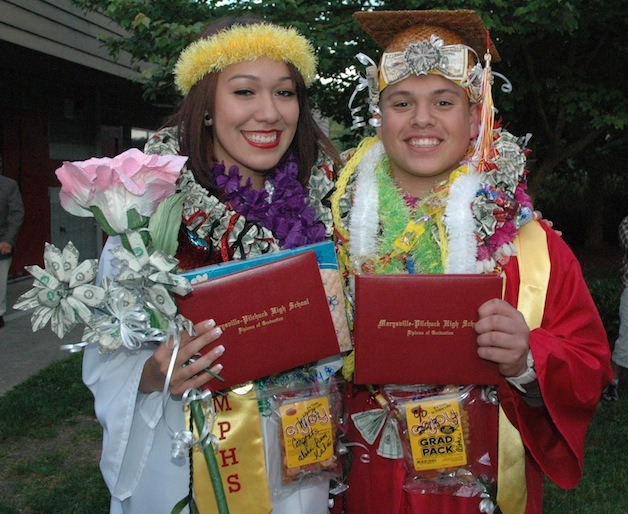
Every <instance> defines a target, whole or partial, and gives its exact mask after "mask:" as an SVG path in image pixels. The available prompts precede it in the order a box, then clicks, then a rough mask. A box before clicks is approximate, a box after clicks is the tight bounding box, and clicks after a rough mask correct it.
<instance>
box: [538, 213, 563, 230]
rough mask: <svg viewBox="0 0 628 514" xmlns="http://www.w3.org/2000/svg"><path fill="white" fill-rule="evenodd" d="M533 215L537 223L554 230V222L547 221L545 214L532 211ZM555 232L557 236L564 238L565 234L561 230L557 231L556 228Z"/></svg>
mask: <svg viewBox="0 0 628 514" xmlns="http://www.w3.org/2000/svg"><path fill="white" fill-rule="evenodd" d="M532 214H533V215H534V219H535V220H537V221H540V222H541V223H545V224H546V225H547V226H548V227H549V228H554V222H553V221H552V220H546V219H545V218H544V217H543V213H542V212H541V211H532ZM554 232H556V234H557V235H559V236H562V235H563V233H562V232H561V231H560V230H557V229H555V228H554Z"/></svg>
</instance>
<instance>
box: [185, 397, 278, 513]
mask: <svg viewBox="0 0 628 514" xmlns="http://www.w3.org/2000/svg"><path fill="white" fill-rule="evenodd" d="M214 408H215V410H216V423H215V425H214V430H213V431H212V433H213V434H215V435H216V437H217V438H218V443H219V449H218V452H217V453H216V459H217V460H218V466H219V467H220V475H221V477H222V483H223V486H224V489H225V495H226V497H227V504H228V506H229V512H234V513H238V512H246V513H251V514H267V513H269V512H270V511H271V510H272V504H271V501H270V492H269V490H268V489H269V488H268V481H267V478H266V462H265V460H264V443H263V440H262V432H261V419H260V413H259V409H258V406H257V399H256V397H255V391H250V392H248V393H246V394H236V393H234V392H229V394H227V395H226V396H216V397H215V398H214ZM194 432H195V436H196V437H198V432H197V430H196V428H195V430H194ZM193 466H194V480H193V482H194V497H195V499H196V506H197V507H198V510H199V512H200V513H201V514H210V513H217V512H218V507H217V505H216V500H215V498H214V491H213V489H212V484H211V481H210V478H209V471H208V470H207V464H206V463H205V457H204V455H203V451H202V450H201V449H200V448H199V447H198V446H195V447H194V451H193Z"/></svg>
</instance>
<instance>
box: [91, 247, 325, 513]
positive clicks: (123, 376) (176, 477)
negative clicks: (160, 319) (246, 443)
mask: <svg viewBox="0 0 628 514" xmlns="http://www.w3.org/2000/svg"><path fill="white" fill-rule="evenodd" d="M116 244H120V243H119V238H117V237H111V238H109V240H108V241H107V243H106V245H105V248H104V250H103V256H102V258H101V260H100V270H99V271H100V273H99V275H100V276H101V277H102V276H108V275H111V274H112V267H111V258H110V254H109V252H108V249H109V248H112V247H113V246H114V245H116ZM152 352H153V349H152V348H150V347H148V348H143V349H141V350H138V351H129V350H126V349H124V348H122V347H121V348H120V349H118V350H116V351H115V352H113V353H110V354H100V353H99V349H98V347H97V346H96V345H88V346H87V347H86V348H85V353H84V357H83V381H84V382H85V384H86V385H87V386H88V387H89V389H90V390H91V391H92V393H93V395H94V398H95V402H94V403H95V411H96V416H97V417H98V420H99V421H100V423H101V425H102V427H103V448H102V456H101V460H100V469H101V472H102V475H103V478H104V479H105V482H106V484H107V487H108V488H109V491H110V492H111V513H112V514H117V513H123V512H124V513H147V514H159V513H164V514H167V513H169V512H170V511H171V510H172V508H173V507H174V505H175V504H176V503H177V502H178V501H179V500H181V499H182V498H184V497H185V496H187V494H188V490H189V482H190V466H189V461H188V458H187V457H186V458H185V459H184V460H183V461H182V462H173V460H172V459H171V457H170V449H171V443H172V439H171V433H173V431H181V430H184V429H185V416H184V415H183V406H182V403H181V401H180V400H178V399H176V398H172V397H170V398H168V400H167V402H166V404H165V409H164V407H163V403H162V401H163V400H162V394H161V392H153V393H150V394H144V393H141V392H139V390H138V388H139V383H140V378H141V375H142V369H143V367H144V363H145V362H146V360H148V358H149V357H150V356H151V354H152ZM262 433H263V435H264V444H265V447H266V448H274V447H276V446H275V444H272V441H271V440H272V438H276V437H278V436H277V432H276V430H275V429H274V426H272V425H271V422H269V421H268V420H265V421H263V422H262ZM266 453H267V454H266V466H267V469H273V467H274V466H276V463H274V462H272V461H274V460H275V458H276V457H277V455H273V454H274V453H275V452H266ZM328 491H329V485H328V483H326V482H324V483H315V484H313V485H310V486H309V487H301V488H298V489H296V490H294V491H291V492H290V493H289V494H288V495H287V496H285V497H283V495H279V496H282V498H281V499H273V510H272V513H273V514H325V513H327V512H328ZM183 512H188V510H187V509H185V510H184V511H183ZM235 514H240V513H235ZM246 514H255V513H246Z"/></svg>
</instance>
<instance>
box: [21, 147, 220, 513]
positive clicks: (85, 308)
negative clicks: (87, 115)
mask: <svg viewBox="0 0 628 514" xmlns="http://www.w3.org/2000/svg"><path fill="white" fill-rule="evenodd" d="M186 160H187V157H181V156H176V155H168V156H158V155H146V154H144V153H143V152H141V151H139V150H137V149H130V150H127V151H126V152H123V153H121V154H120V155H118V156H117V157H115V158H93V159H89V160H87V161H82V162H64V163H63V165H62V166H61V167H60V168H59V169H57V171H56V174H57V178H58V179H59V181H60V182H61V193H60V199H61V206H62V207H63V208H64V209H65V210H66V211H68V212H69V213H71V214H74V215H76V216H82V217H94V218H95V219H96V220H97V221H98V223H99V224H100V226H101V227H102V229H103V230H104V231H105V232H106V233H107V234H108V235H110V236H120V239H121V242H122V246H119V247H117V248H114V249H112V250H111V253H112V254H113V257H115V259H116V260H117V261H118V262H119V263H120V265H119V266H117V267H116V268H115V272H114V276H111V277H103V278H102V280H101V281H100V283H99V284H96V283H95V282H96V278H97V275H98V260H97V259H88V260H85V261H83V262H80V260H79V252H78V250H77V249H76V247H75V246H74V245H73V244H72V242H69V243H68V244H67V245H66V246H65V248H64V249H63V250H60V249H58V248H56V247H55V246H54V245H52V244H48V243H47V244H46V247H45V251H44V268H41V267H40V266H37V265H34V266H27V267H26V269H27V271H28V272H29V273H30V274H31V275H32V276H33V277H34V281H33V288H32V289H31V290H29V291H27V292H26V293H24V294H23V295H22V296H21V297H20V298H19V299H18V302H17V303H16V304H15V305H14V308H15V309H20V310H32V311H33V313H32V316H31V325H32V328H33V331H37V330H40V329H42V328H43V327H45V326H46V325H47V324H48V323H50V327H51V329H52V331H53V332H54V333H55V334H56V335H57V336H58V337H59V338H62V337H64V336H65V335H66V334H67V333H68V332H69V331H70V330H72V329H73V328H74V327H75V326H77V325H78V324H81V323H82V324H84V325H85V332H84V335H83V341H81V342H80V343H78V344H74V345H67V346H65V347H64V348H66V349H68V350H70V351H80V350H81V349H82V348H83V347H84V346H86V345H88V344H98V345H100V351H101V352H114V351H116V350H117V349H118V348H120V347H121V346H123V347H125V348H127V349H129V350H136V349H139V348H140V347H142V346H143V345H144V344H149V343H150V344H159V343H162V342H166V341H168V342H169V344H170V342H172V344H173V356H172V359H175V358H176V354H177V351H178V345H179V341H180V334H181V333H182V331H183V330H187V331H188V333H189V334H191V335H193V334H194V326H193V324H192V322H191V321H189V320H188V319H186V318H185V317H183V316H181V315H180V314H179V312H178V309H177V305H176V303H175V301H174V295H175V294H176V295H182V296H183V295H186V294H187V293H188V292H190V291H191V285H190V283H189V281H188V280H187V279H186V278H184V277H182V276H180V275H177V274H176V269H177V264H178V261H177V260H176V259H175V258H174V257H173V255H174V254H175V252H176V250H177V234H178V231H179V225H180V223H181V212H182V206H183V201H184V199H185V198H184V195H182V194H181V193H177V192H176V183H177V179H178V178H179V174H180V171H181V169H182V168H183V166H184V164H185V162H186ZM168 387H169V384H168V380H166V384H165V385H164V395H167V394H168ZM184 396H185V397H186V398H187V399H188V402H189V405H190V408H191V411H192V414H193V417H194V420H195V424H196V425H197V428H198V431H199V434H201V437H200V438H199V441H196V442H194V443H192V441H191V439H192V437H191V435H190V434H188V433H185V434H180V433H177V434H174V435H173V439H174V444H173V451H175V452H176V451H179V454H180V452H181V451H184V449H183V448H182V447H181V441H188V442H189V443H190V444H196V443H201V444H202V447H203V451H204V455H205V458H206V460H207V464H208V467H209V470H210V474H211V475H212V484H213V486H214V493H215V495H216V500H217V504H218V507H219V512H220V513H223V512H227V507H226V499H225V495H224V491H223V489H222V482H221V479H220V475H219V473H218V466H217V463H216V458H215V455H214V451H213V450H214V447H213V446H214V442H215V440H214V438H213V436H211V434H210V432H211V428H210V427H209V425H210V422H213V419H214V412H213V406H212V402H211V397H208V396H207V394H204V395H201V394H196V393H195V392H193V391H188V392H186V394H185V395H184ZM184 500H186V499H184ZM187 500H188V501H189V502H190V503H193V500H192V498H187ZM177 507H179V508H180V506H179V505H177ZM191 508H193V507H192V506H191Z"/></svg>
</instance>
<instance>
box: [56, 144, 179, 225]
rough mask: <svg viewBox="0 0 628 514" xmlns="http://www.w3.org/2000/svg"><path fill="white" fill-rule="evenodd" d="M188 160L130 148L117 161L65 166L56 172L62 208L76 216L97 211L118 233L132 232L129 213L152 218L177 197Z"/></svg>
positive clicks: (90, 160) (96, 159)
mask: <svg viewBox="0 0 628 514" xmlns="http://www.w3.org/2000/svg"><path fill="white" fill-rule="evenodd" d="M186 160H187V157H181V156H177V155H165V156H159V155H146V154H144V153H143V152H141V151H140V150H138V149H136V148H131V149H130V150H127V151H126V152H123V153H121V154H120V155H118V156H117V157H114V158H109V157H103V158H93V159H88V160H87V161H76V162H67V161H66V162H64V163H63V166H61V167H60V168H59V169H57V171H56V174H57V178H58V179H59V181H60V182H61V193H60V199H61V206H62V207H63V208H64V209H65V210H66V211H68V212H69V213H70V214H74V215H75V216H83V217H90V216H94V211H95V209H98V210H99V211H100V213H101V214H102V215H103V216H104V218H105V219H106V220H107V222H108V223H109V225H110V227H111V228H112V229H113V231H114V232H115V233H118V234H122V233H124V232H125V231H126V230H128V229H129V228H131V229H134V228H136V227H129V226H128V225H129V224H128V217H127V213H128V212H129V211H133V210H134V211H135V213H136V214H139V215H141V216H145V217H150V216H151V215H152V214H153V213H154V212H155V209H156V208H157V205H159V203H160V202H161V201H162V200H164V199H165V198H167V197H169V196H171V195H172V194H174V192H175V189H176V182H177V179H178V178H179V173H180V171H181V168H183V165H184V164H185V162H186Z"/></svg>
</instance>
